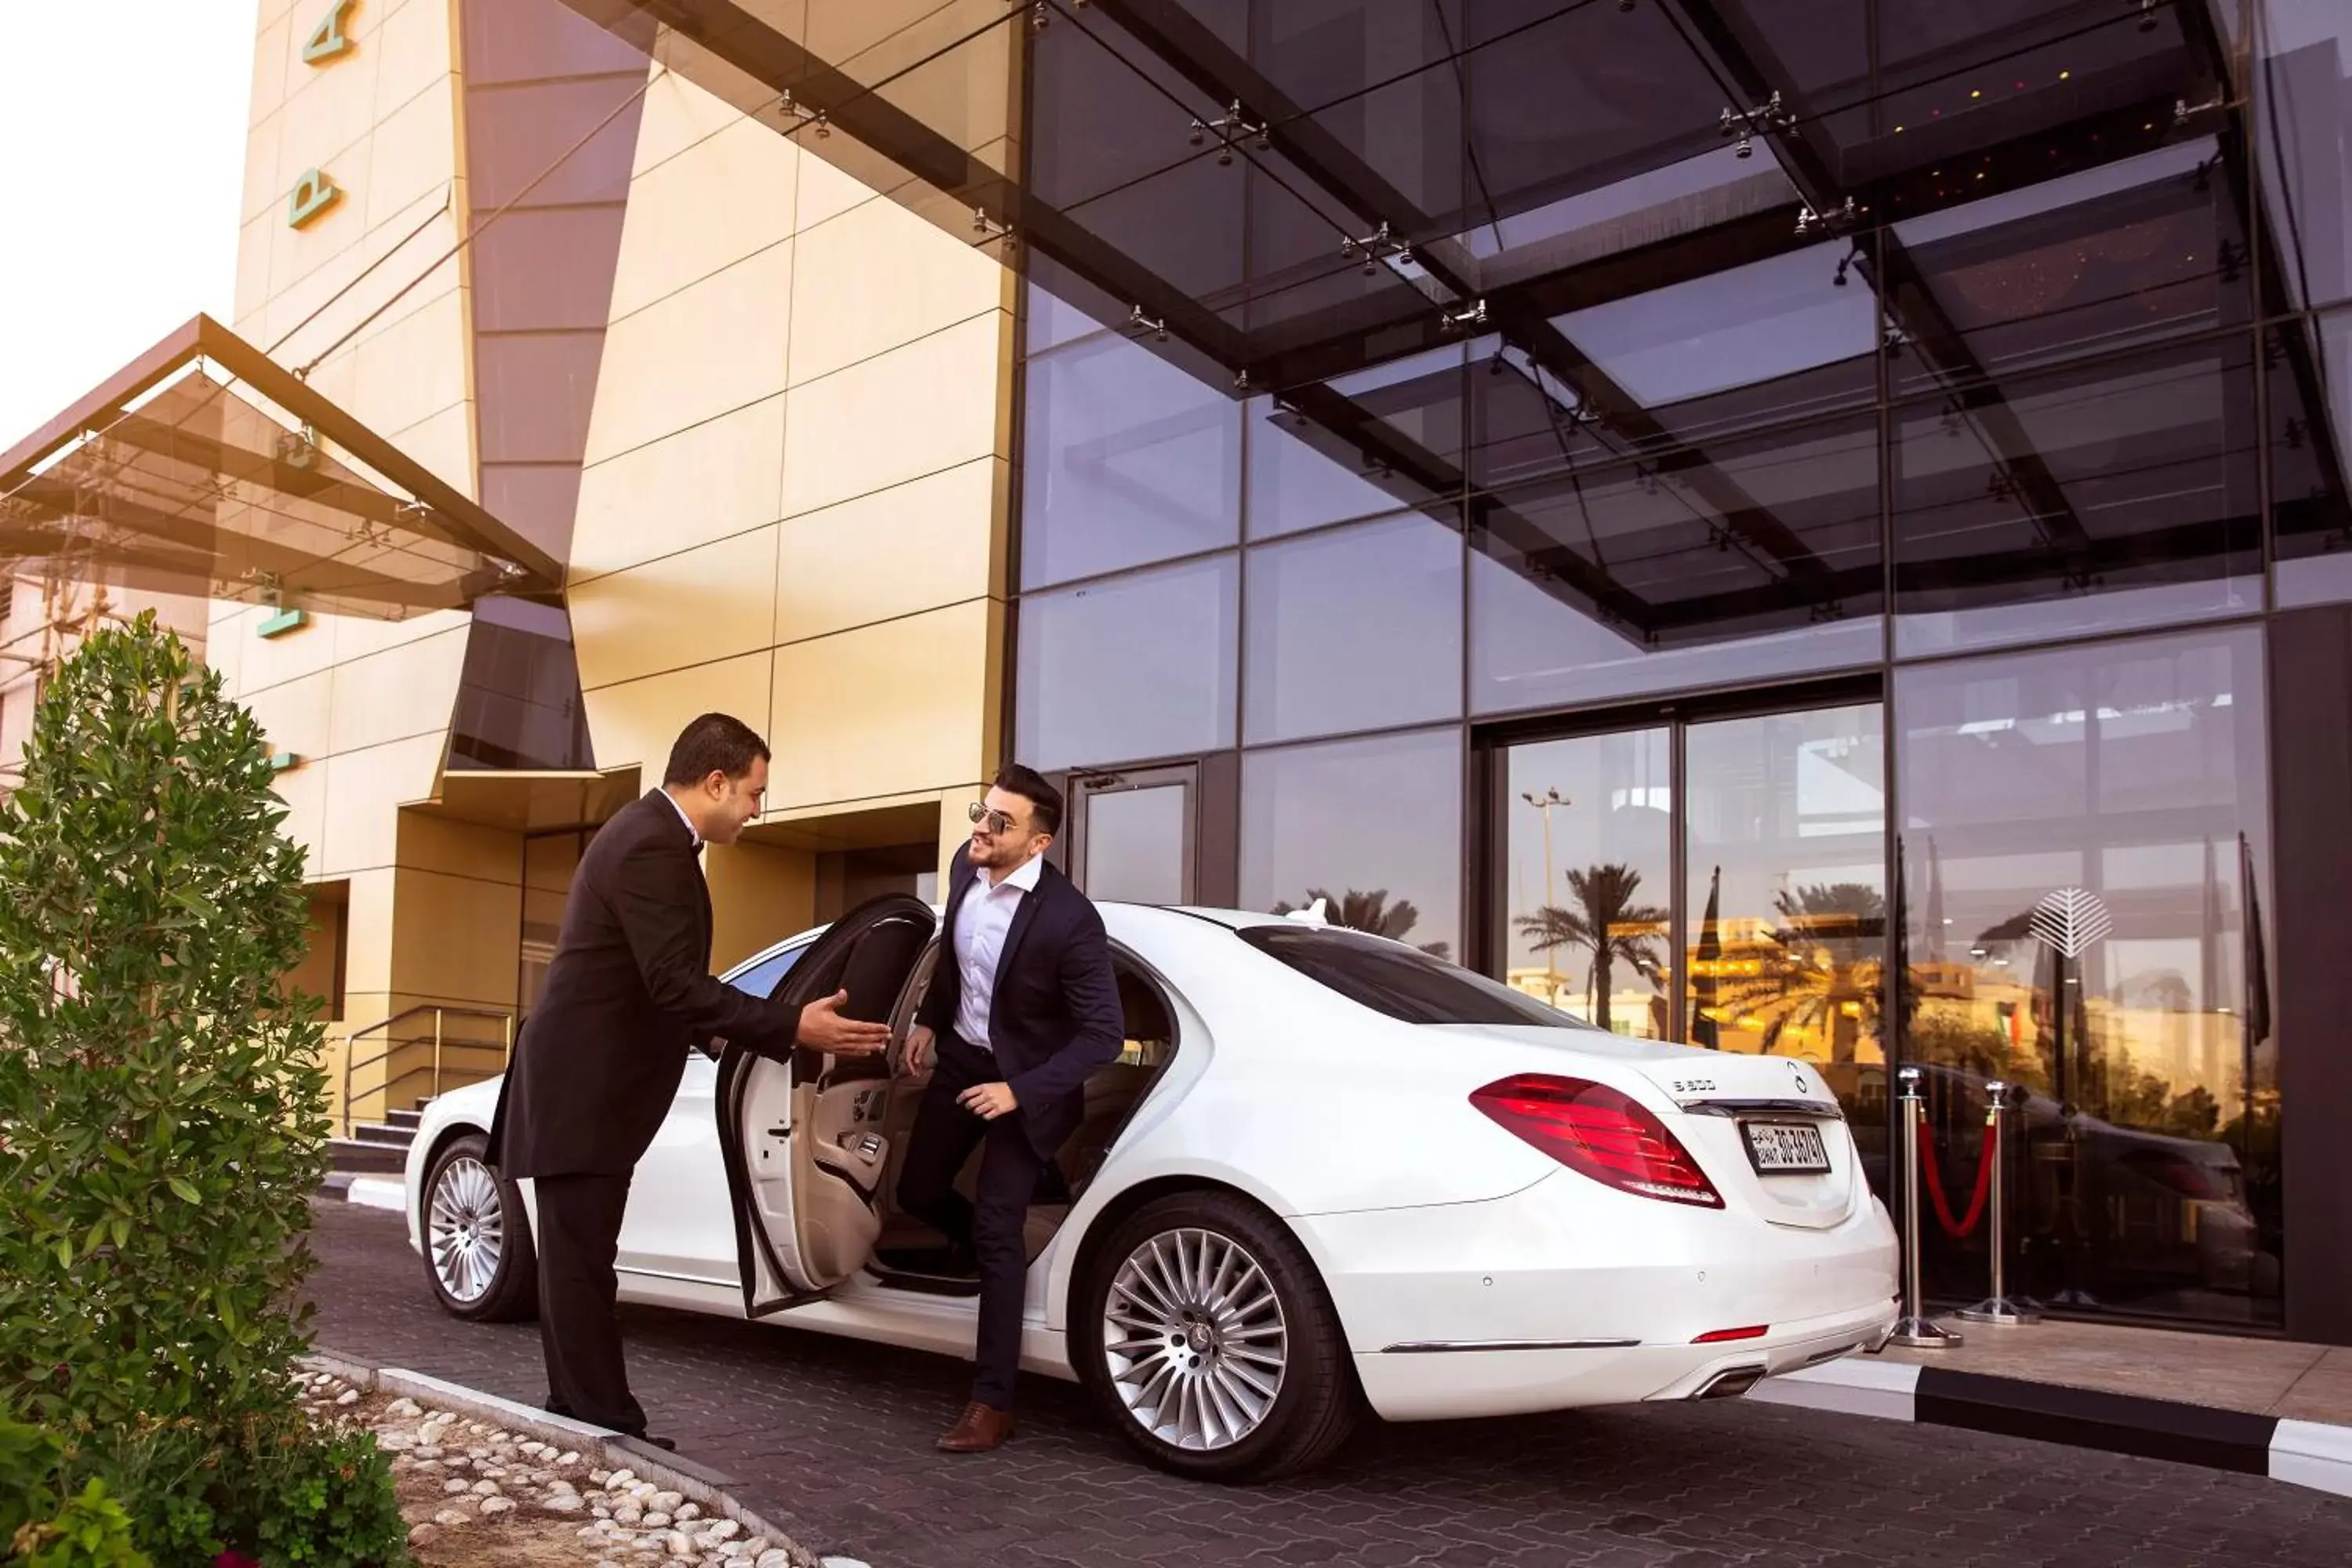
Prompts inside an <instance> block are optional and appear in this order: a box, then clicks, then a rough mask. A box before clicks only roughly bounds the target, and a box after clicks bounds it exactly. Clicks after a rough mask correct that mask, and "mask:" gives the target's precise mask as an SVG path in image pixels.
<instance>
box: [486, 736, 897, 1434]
mask: <svg viewBox="0 0 2352 1568" xmlns="http://www.w3.org/2000/svg"><path fill="white" fill-rule="evenodd" d="M767 788H768V748H767V747H766V745H764V744H763V743H762V742H761V740H760V737H759V736H758V735H756V734H754V733H752V731H751V728H750V727H749V726H747V725H745V724H744V723H743V722H742V721H740V720H736V719H730V718H729V717H728V716H727V715H726V714H723V713H706V714H704V715H703V716H702V717H701V718H699V719H697V720H696V721H694V722H693V723H691V724H688V726H687V727H686V730H685V731H684V732H683V733H682V734H680V735H679V736H678V738H677V744H676V745H675V746H674V747H672V748H671V750H670V754H669V766H668V768H667V771H666V772H665V773H664V774H663V777H662V787H661V788H659V789H657V790H655V791H653V792H652V793H651V794H649V795H646V796H645V798H643V799H642V800H639V801H636V802H635V803H634V804H632V805H628V806H626V807H625V808H623V810H622V811H621V812H620V813H619V814H618V815H616V816H614V818H613V819H612V820H611V821H610V822H607V823H606V824H605V825H604V827H603V828H602V829H601V830H600V831H599V832H598V833H597V835H596V837H595V839H594V841H593V842H592V843H591V844H590V845H589V846H588V850H587V853H586V854H584V855H583V856H582V857H581V858H580V868H579V869H578V870H577V871H575V872H573V873H572V890H571V892H570V894H569V895H568V896H567V897H566V898H565V900H564V904H563V927H562V934H561V935H560V936H559V937H558V939H557V942H556V949H555V958H554V961H553V962H552V963H551V964H550V965H549V966H548V971H547V985H546V989H545V991H544V992H543V993H542V994H541V998H540V1003H539V1006H538V1007H537V1008H536V1009H535V1010H534V1011H533V1012H532V1013H531V1015H530V1018H529V1020H527V1021H526V1022H525V1023H524V1025H523V1030H522V1037H521V1038H520V1040H518V1041H517V1042H516V1043H515V1056H514V1061H513V1063H512V1065H511V1066H510V1067H509V1069H508V1072H507V1077H506V1082H505V1083H504V1084H503V1085H502V1086H501V1088H500V1089H499V1108H498V1113H497V1115H496V1116H495V1117H494V1118H493V1119H492V1121H491V1126H490V1161H491V1163H493V1164H496V1165H497V1166H499V1168H500V1169H501V1170H503V1171H504V1172H505V1173H507V1174H508V1175H509V1176H512V1177H516V1178H518V1179H520V1178H522V1177H530V1178H532V1179H533V1182H534V1187H535V1191H536V1194H537V1198H538V1207H539V1215H538V1226H537V1240H538V1243H539V1337H540V1345H541V1349H542V1350H543V1351H544V1352H546V1357H547V1388H548V1395H547V1408H548V1409H549V1410H551V1411H552V1412H554V1413H556V1414H558V1415H570V1416H573V1417H576V1418H577V1419H579V1420H582V1421H590V1422H593V1423H595V1424H596V1425H598V1426H609V1427H611V1428H613V1429H614V1430H615V1431H619V1432H625V1433H628V1434H629V1435H631V1436H639V1437H642V1436H645V1435H646V1415H645V1412H644V1411H643V1410H642V1409H640V1408H639V1407H638V1405H637V1402H636V1399H635V1397H634V1396H633V1395H632V1394H630V1393H629V1378H628V1372H627V1369H626V1367H625V1365H624V1364H623V1362H622V1358H621V1330H620V1324H619V1322H618V1321H617V1320H616V1319H615V1318H614V1311H613V1306H614V1296H615V1294H616V1292H617V1290H618V1288H619V1287H618V1281H617V1280H616V1279H614V1273H613V1263H614V1258H615V1256H616V1255H617V1253H618V1251H619V1247H620V1237H621V1215H622V1211H623V1209H624V1208H625V1206H626V1205H627V1203H628V1196H629V1178H630V1176H631V1174H632V1173H634V1172H635V1169H636V1163H637V1160H638V1157H639V1156H641V1155H643V1154H644V1153H645V1152H646V1148H647V1147H648V1146H650V1145H651V1144H652V1142H653V1140H654V1134H655V1133H656V1131H659V1130H660V1128H661V1124H662V1119H663V1117H664V1116H666V1115H667V1113H668V1110H669V1106H670V1101H671V1100H674V1099H676V1098H677V1086H678V1080H679V1079H680V1078H681V1077H682V1076H683V1075H684V1073H685V1071H686V1058H687V1053H688V1051H689V1050H691V1049H693V1048H694V1047H697V1046H698V1045H701V1044H704V1043H706V1042H708V1041H709V1039H710V1038H711V1037H714V1036H717V1037H724V1038H726V1039H729V1040H733V1041H739V1042H741V1043H743V1044H747V1045H755V1044H761V1043H769V1044H774V1045H778V1046H787V1045H790V1044H792V1043H793V1041H795V1040H797V1041H798V1042H799V1043H800V1044H802V1045H805V1046H810V1047H814V1048H815V1049H817V1050H821V1051H830V1052H833V1053H835V1054H840V1055H857V1054H861V1053H871V1052H874V1051H878V1050H881V1049H882V1048H884V1047H886V1046H887V1044H888V1042H889V1031H888V1028H887V1026H885V1025H882V1024H866V1023H859V1022H857V1021H856V1020H854V1019H849V1018H844V1017H842V1016H840V1014H839V1012H838V1011H837V1009H838V1008H839V1007H840V1005H841V1004H842V1003H843V1002H844V1001H845V999H846V994H837V995H835V996H831V997H827V998H824V999H823V1000H821V1001H816V1002H812V1003H810V1004H809V1005H807V1006H805V1007H803V1008H802V1009H801V1010H800V1011H799V1013H798V1014H797V1015H796V1016H795V1015H793V1014H791V1013H789V1012H787V1011H784V1010H782V1009H780V1008H777V1007H774V1006H772V1005H770V1004H769V1003H768V1002H767V1001H765V1000H763V999H762V998H760V997H756V996H752V995H749V994H746V993H744V992H741V991H738V990H736V989H735V988H734V987H733V986H731V985H724V984H720V983H719V981H717V980H715V979H713V978H712V977H711V974H710V890H709V887H708V886H707V885H706V884H705V883H704V881H703V879H702V864H701V860H700V850H701V847H702V846H703V845H705V844H732V843H734V842H735V840H736V839H737V838H738V837H740V836H741V834H742V831H743V825H744V824H745V823H747V822H749V821H751V818H752V817H754V816H758V815H759V812H760V801H761V796H762V795H765V794H766V792H767ZM653 1441H656V1442H659V1443H661V1444H662V1446H663V1447H669V1444H668V1443H667V1440H666V1439H661V1438H655V1439H653Z"/></svg>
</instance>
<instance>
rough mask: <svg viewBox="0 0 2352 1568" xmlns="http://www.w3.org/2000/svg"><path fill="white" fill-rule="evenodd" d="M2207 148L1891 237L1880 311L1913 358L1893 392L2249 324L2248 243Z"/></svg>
mask: <svg viewBox="0 0 2352 1568" xmlns="http://www.w3.org/2000/svg"><path fill="white" fill-rule="evenodd" d="M2220 156H2221V153H2220V149H2219V147H2218V145H2217V143H2216V142H2214V141H2213V139H2211V138H2210V137H2207V138H2200V139H2199V140H2196V141H2191V142H2179V143H2177V144H2176V145H2173V146H2170V147H2167V148H2164V149H2162V150H2160V151H2158V152H2155V153H2147V154H2145V155H2143V156H2140V157H2137V158H2131V159H2127V160H2126V161H2124V162H2122V163H2110V164H2107V165H2105V167H2102V168H2098V169H2094V170H2090V171H2088V172H2086V173H2084V174H2074V175H2070V176H2067V177H2065V178H2062V179H2057V180H2052V181H2049V182H2047V183H2045V184H2040V185H2035V186H2032V187H2029V188H2028V189H2025V190H2022V191H2015V192H2011V193H2009V194H2007V195H2000V196H1995V197H1993V198H1991V199H1990V200H1988V201H1982V202H1975V203H1971V204H1969V205H1966V206H1961V207H1954V208H1950V209H1948V210H1947V211H1944V212H1941V213H1936V214H1933V215H1930V216H1926V217H1922V218H1916V219H1912V220H1910V221H1907V222H1905V223H1901V224H1897V225H1896V226H1895V228H1894V230H1893V236H1892V240H1891V242H1890V244H1889V246H1888V249H1887V280H1888V283H1889V284H1890V286H1891V288H1890V293H1889V310H1890V313H1891V314H1892V316H1893V318H1894V320H1895V322H1896V324H1897V325H1898V326H1901V327H1902V328H1903V329H1904V331H1905V332H1906V337H1907V338H1909V339H1910V340H1912V341H1913V342H1916V343H1917V345H1918V347H1919V349H1920V351H1921V352H1919V353H1904V354H1899V355H1898V356H1897V357H1896V360H1895V380H1896V383H1897V384H1898V385H1899V386H1902V387H1905V388H1918V387H1922V386H1926V385H1930V384H1947V385H1962V384H1970V383H1973V382H1976V381H1978V380H1980V379H1982V378H1983V377H1984V376H1985V375H1987V374H1994V373H1997V372H2000V371H2003V370H2010V369H2017V368H2022V367H2025V366H2029V365H2032V364H2035V363H2048V362H2052V361H2054V360H2057V359H2062V358H2075V357H2079V356H2081V355H2083V354H2085V353H2103V352H2106V351H2109V350H2113V349H2117V348H2123V347H2128V346H2131V345H2134V344H2137V343H2144V342H2155V341H2157V340H2159V339H2163V338H2169V337H2177V336H2180V335H2182V334H2184V333H2191V332H2200V331H2209V330H2210V329H2212V328H2214V327H2218V326H2223V325H2229V324H2233V323H2242V322H2245V321H2251V320H2252V312H2253V281H2252V273H2253V268H2252V266H2251V265H2250V263H2249V252H2248V249H2247V246H2246V239H2245V236H2244V234H2243V232H2242V228H2241V226H2240V224H2239V222H2238V218H2237V215H2236V212H2235V210H2234V208H2233V206H2232V204H2231V200H2230V198H2229V196H2228V195H2227V186H2228V184H2229V181H2228V178H2227V176H2226V175H2224V174H2217V173H2215V172H2214V169H2215V165H2216V163H2218V161H2219V158H2220Z"/></svg>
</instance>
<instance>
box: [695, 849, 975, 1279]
mask: <svg viewBox="0 0 2352 1568" xmlns="http://www.w3.org/2000/svg"><path fill="white" fill-rule="evenodd" d="M936 924H937V921H935V920H934V919H933V917H932V914H931V910H930V906H929V905H928V904H926V903H924V902H922V901H921V900H919V899H915V898H910V897H908V895H906V894H903V893H890V894H886V895H885V896H883V897H881V898H878V899H875V900H871V901H870V902H867V903H865V904H861V905H859V906H858V907H857V908H856V909H855V910H851V911H850V912H849V913H848V914H846V915H845V916H843V917H842V918H841V919H840V920H839V921H835V922H834V924H833V926H832V927H831V928H830V929H828V930H827V931H825V933H824V935H823V936H821V937H819V938H817V940H816V941H815V942H814V943H812V944H811V945H810V947H809V949H808V952H806V954H804V955H803V957H802V959H801V961H800V962H799V963H795V964H794V965H793V967H792V970H791V972H790V973H787V974H786V975H785V976H784V980H783V984H782V985H780V986H779V987H778V988H777V990H776V996H775V1000H776V1002H777V1005H780V1006H782V1007H785V1008H799V1007H802V1006H804V1005H807V1004H808V1003H810V1002H812V1001H814V1000H817V999H819V998H821V997H825V996H830V995H832V994H834V993H835V992H836V991H847V992H848V993H849V1000H848V1001H847V1002H846V1003H845V1004H844V1005H843V1006H842V1009H841V1010H842V1012H843V1014H844V1015H845V1016H848V1017H852V1018H862V1019H866V1020H870V1021H872V1022H875V1023H888V1022H890V1021H891V1020H892V1017H893V1016H894V1015H893V1010H894V1008H895V1006H896V1005H897V1003H898V998H899V995H900V994H901V993H902V992H903V991H904V990H905V989H906V985H907V982H908V979H910V978H911V977H912V976H913V974H914V973H915V970H916V966H917V965H918V964H919V963H920V962H921V960H922V956H923V953H924V952H925V951H926V950H927V949H928V948H929V945H930V941H931V932H932V930H933V929H934V927H935V926H936ZM894 1046H895V1042H894ZM889 1061H890V1057H889V1055H887V1054H885V1055H881V1056H873V1057H843V1058H833V1057H828V1056H826V1055H824V1053H822V1052H819V1051H814V1050H810V1049H807V1048H805V1047H797V1046H795V1047H791V1048H789V1049H787V1048H782V1047H767V1048H762V1049H753V1048H751V1047H746V1046H740V1045H737V1044H736V1043H735V1042H733V1041H731V1040H730V1041H729V1042H728V1044H727V1048H726V1049H725V1050H724V1051H722V1052H721V1053H720V1054H719V1076H718V1084H717V1088H716V1091H715V1093H714V1094H713V1096H712V1102H713V1106H714V1108H715V1110H717V1113H718V1118H719V1153H720V1157H721V1158H722V1159H723V1160H724V1161H725V1163H726V1166H727V1186H728V1192H729V1196H730V1202H731V1205H732V1207H733V1209H734V1213H735V1256H736V1259H737V1263H738V1266H739V1268H740V1270H741V1274H742V1280H743V1311H744V1314H745V1316H747V1317H753V1318H757V1317H764V1316H765V1315H767V1314H768V1313H771V1312H776V1311H781V1310H783V1309H785V1308H787V1307H792V1306H795V1305H798V1304H799V1303H801V1302H803V1301H807V1300H813V1299H814V1298H816V1297H818V1296H821V1295H823V1294H824V1292H826V1291H827V1290H830V1289H833V1288H834V1287H835V1286H836V1285H839V1284H841V1283H842V1282H843V1281H844V1280H845V1279H849V1278H850V1277H851V1276H852V1275H854V1274H856V1272H857V1271H858V1270H859V1269H860V1268H864V1267H865V1266H866V1260H867V1258H870V1257H871V1256H872V1254H873V1250H874V1243H875V1240H876V1238H877V1237H878V1236H879V1235H880V1234H881V1229H882V1221H881V1217H880V1216H879V1215H877V1213H876V1212H875V1210H876V1206H877V1205H878V1204H879V1203H880V1202H881V1196H882V1176H883V1173H884V1172H885V1171H886V1170H887V1169H888V1168H889V1164H890V1144H889V1140H888V1137H887V1134H886V1133H885V1131H884V1126H885V1122H884V1117H885V1115H886V1113H887V1107H888V1103H889V1089H890V1079H889V1070H890V1069H889Z"/></svg>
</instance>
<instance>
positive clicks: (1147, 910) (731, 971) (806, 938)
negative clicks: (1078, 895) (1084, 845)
mask: <svg viewBox="0 0 2352 1568" xmlns="http://www.w3.org/2000/svg"><path fill="white" fill-rule="evenodd" d="M930 908H931V914H932V916H933V917H934V918H939V917H942V916H944V915H945V914H946V912H947V908H946V906H945V905H944V904H937V903H935V904H933V905H931V907H930ZM1097 908H1100V909H1104V910H1118V912H1119V915H1120V916H1122V917H1126V918H1125V919H1121V920H1119V921H1118V922H1117V923H1120V924H1125V923H1128V921H1129V920H1131V919H1132V918H1133V917H1135V916H1138V915H1139V916H1141V917H1143V919H1144V920H1145V921H1151V920H1155V919H1159V918H1162V917H1166V916H1171V915H1173V916H1181V917H1183V918H1185V919H1188V920H1192V921H1205V922H1206V923H1208V924H1210V925H1214V926H1222V927H1223V928H1224V929H1225V930H1227V931H1244V930H1247V929H1248V928H1250V927H1252V926H1269V925H1276V926H1278V925H1297V924H1300V923H1302V922H1300V921H1294V920H1292V919H1290V918H1289V917H1287V916H1285V915H1270V914H1265V913H1261V912H1259V911H1256V910H1225V909H1215V908H1212V907H1209V906H1206V905H1198V904H1138V903H1129V902H1126V901H1124V900H1118V899H1102V900H1097ZM830 929H832V922H830V921H827V922H826V923H825V924H824V925H818V926H811V927H809V928H808V929H807V930H805V931H794V932H793V933H792V935H790V936H787V937H783V938H781V939H779V940H778V941H775V942H770V943H769V944H768V945H767V946H765V947H763V948H761V950H760V951H759V952H755V953H752V954H751V956H750V957H748V958H745V959H743V960H741V961H740V963H735V964H732V965H730V967H729V968H728V969H727V971H726V972H725V973H723V974H722V975H721V976H720V978H721V979H730V980H731V979H732V978H734V977H735V976H736V975H739V974H741V973H744V972H745V971H746V970H750V969H752V968H755V967H757V966H758V965H760V964H761V963H766V962H767V961H768V960H769V959H771V958H773V957H775V956H776V954H778V953H780V952H784V951H785V950H786V949H788V948H793V947H801V946H804V945H806V944H807V943H809V942H814V941H815V940H816V939H817V938H819V937H821V936H823V935H824V933H825V932H826V931H828V930H830Z"/></svg>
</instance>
